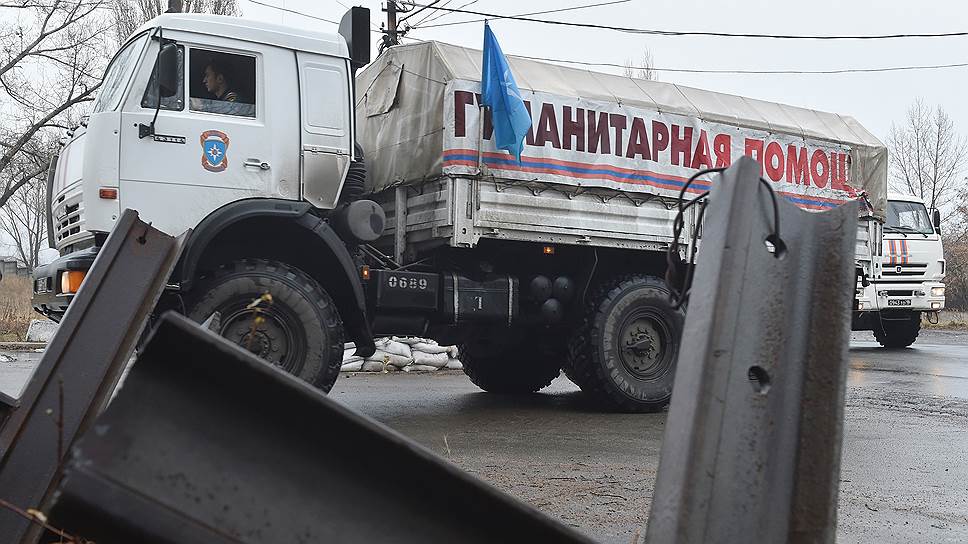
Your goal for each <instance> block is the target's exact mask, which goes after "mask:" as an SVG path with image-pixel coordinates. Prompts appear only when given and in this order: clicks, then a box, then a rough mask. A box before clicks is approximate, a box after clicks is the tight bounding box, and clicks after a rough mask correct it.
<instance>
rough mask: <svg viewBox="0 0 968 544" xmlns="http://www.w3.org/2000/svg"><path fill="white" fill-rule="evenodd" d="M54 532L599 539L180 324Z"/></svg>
mask: <svg viewBox="0 0 968 544" xmlns="http://www.w3.org/2000/svg"><path fill="white" fill-rule="evenodd" d="M388 460H392V462H390V461H388ZM401 465H402V466H406V470H400V469H399V467H400V466H401ZM349 467H363V468H361V469H350V468H349ZM443 507H446V509H445V510H442V508H443ZM50 520H51V523H52V524H54V525H56V526H58V527H61V528H63V529H65V530H67V531H68V532H69V533H71V534H76V535H83V536H84V538H87V539H91V540H94V541H96V542H98V544H102V543H104V544H110V543H120V542H152V543H172V544H174V543H178V544H194V543H198V544H203V543H204V544H215V543H229V542H232V543H239V542H245V543H266V542H292V543H296V542H307V543H308V542H367V543H389V542H420V543H432V542H447V543H452V542H465V543H475V542H481V543H484V542H487V543H493V542H556V543H571V542H575V543H578V542H589V540H588V539H587V538H585V537H584V536H582V535H580V534H579V533H577V532H575V531H574V530H572V529H570V528H569V527H566V526H564V525H561V524H560V523H558V522H556V521H555V520H553V519H551V518H549V517H547V516H546V515H544V514H542V513H541V512H539V511H538V510H536V509H534V508H531V507H529V506H527V505H525V504H524V503H521V502H519V501H517V500H515V499H513V498H511V497H510V496H508V495H505V494H504V493H501V492H500V491H497V490H496V489H494V488H492V487H490V486H489V485H487V484H485V483H483V482H481V481H480V480H478V479H476V478H474V477H473V476H470V475H468V474H466V473H464V472H463V471H461V470H460V469H458V468H457V467H455V466H453V465H451V464H449V463H447V462H445V461H443V460H442V459H440V458H439V457H438V456H436V455H435V454H433V453H432V452H430V451H428V450H426V449H424V448H423V447H421V446H419V445H417V444H416V443H415V442H413V441H411V440H409V439H407V438H405V437H403V436H401V435H399V434H397V433H396V432H394V431H392V430H390V429H388V428H387V427H384V426H383V425H381V424H379V423H376V422H374V421H373V420H371V419H369V418H366V417H364V416H361V415H359V414H356V413H355V412H353V411H351V410H349V409H347V408H345V407H343V406H342V405H340V404H339V403H337V402H335V401H333V400H330V399H329V398H327V397H326V396H325V395H323V394H321V393H320V392H319V391H317V390H315V389H314V388H313V387H312V386H310V385H308V384H306V383H304V382H302V381H300V380H299V379H297V378H295V377H293V376H290V375H289V374H286V373H285V372H283V371H282V370H280V369H277V368H275V367H272V366H271V365H268V364H266V363H265V362H264V361H262V360H261V359H258V358H257V357H255V356H254V355H252V354H251V353H248V352H246V351H244V350H243V349H241V348H240V347H238V346H236V345H234V344H232V343H230V342H228V341H226V340H224V339H222V338H220V337H218V336H216V335H215V334H213V333H211V332H210V331H207V330H205V329H203V328H201V327H199V326H198V325H196V324H195V323H193V322H191V321H189V320H187V319H186V318H184V317H182V316H180V315H177V314H174V313H171V312H169V313H168V314H166V315H165V316H163V318H162V320H161V322H160V323H159V325H158V327H157V328H156V329H155V331H154V332H153V334H152V336H151V338H150V339H149V341H148V344H147V346H146V348H145V349H144V350H143V351H142V353H140V354H139V356H138V360H137V362H136V363H135V364H134V366H133V367H132V368H131V370H130V372H129V374H128V376H127V377H126V378H125V383H124V387H122V388H121V390H120V391H119V392H118V395H117V396H116V397H115V399H114V401H113V402H112V403H111V405H110V406H109V407H108V409H107V411H106V412H105V413H104V414H103V416H102V417H101V418H100V419H99V420H98V422H97V425H96V427H95V428H94V429H93V430H91V431H89V432H88V433H87V434H86V435H85V436H84V437H82V438H81V440H80V441H79V442H78V445H77V447H76V448H75V451H74V455H73V459H72V461H71V463H70V465H69V467H68V468H67V470H66V473H65V477H64V481H63V484H62V486H61V489H60V492H59V494H58V498H57V501H56V504H55V505H54V508H53V510H52V511H51V515H50Z"/></svg>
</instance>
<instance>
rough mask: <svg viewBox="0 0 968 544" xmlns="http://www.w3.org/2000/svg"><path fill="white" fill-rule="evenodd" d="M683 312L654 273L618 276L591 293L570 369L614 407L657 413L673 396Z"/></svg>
mask: <svg viewBox="0 0 968 544" xmlns="http://www.w3.org/2000/svg"><path fill="white" fill-rule="evenodd" d="M683 322H684V314H683V312H682V311H681V310H677V309H675V308H674V307H673V306H672V304H671V303H670V302H669V290H668V288H667V287H666V285H665V282H664V281H662V280H660V279H658V278H655V277H652V276H631V277H625V278H617V279H613V280H611V281H606V282H603V283H602V284H600V285H599V286H598V287H597V288H595V289H594V291H593V292H591V293H589V297H588V306H587V308H586V310H585V315H584V318H583V320H582V323H581V324H580V325H579V326H578V329H577V330H576V332H575V335H574V336H573V337H572V339H571V342H570V344H569V347H568V362H567V364H566V367H565V374H566V375H567V376H568V377H569V378H570V379H571V380H572V381H574V382H575V384H576V385H578V386H579V387H580V388H581V389H582V391H584V392H585V393H588V394H590V395H591V396H592V397H594V398H595V399H596V400H598V401H599V402H600V403H602V404H603V405H604V406H606V407H607V408H609V409H613V410H617V411H622V412H656V411H659V410H662V409H663V408H665V406H666V405H668V404H669V399H670V398H671V397H672V383H673V379H674V378H675V370H676V359H677V358H678V356H679V343H680V339H681V337H682V328H683Z"/></svg>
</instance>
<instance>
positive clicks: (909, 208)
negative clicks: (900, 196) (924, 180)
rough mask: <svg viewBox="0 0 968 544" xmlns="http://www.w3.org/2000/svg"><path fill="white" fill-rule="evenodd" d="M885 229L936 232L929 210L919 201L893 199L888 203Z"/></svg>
mask: <svg viewBox="0 0 968 544" xmlns="http://www.w3.org/2000/svg"><path fill="white" fill-rule="evenodd" d="M884 230H888V231H890V230H894V231H901V232H916V233H919V234H934V225H932V224H931V218H930V217H929V216H928V210H926V209H925V207H924V204H921V203H919V202H904V201H901V200H892V201H890V202H888V204H887V222H886V223H885V225H884Z"/></svg>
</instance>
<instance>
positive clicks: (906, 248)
mask: <svg viewBox="0 0 968 544" xmlns="http://www.w3.org/2000/svg"><path fill="white" fill-rule="evenodd" d="M882 229H883V239H884V243H883V246H882V251H881V253H880V254H879V255H877V256H876V259H875V263H877V266H876V268H875V269H874V271H873V274H872V276H871V277H870V278H868V279H867V282H866V285H863V284H861V285H859V286H858V293H857V295H858V296H857V307H856V308H855V312H854V319H853V329H854V330H869V331H872V332H873V333H874V337H875V338H876V339H877V341H878V342H879V343H880V344H881V345H882V346H884V347H888V348H903V347H907V346H910V345H911V344H913V343H914V341H915V340H916V339H917V337H918V332H919V331H920V330H921V321H922V314H926V315H927V318H928V319H929V320H932V321H934V322H937V318H938V312H940V311H941V310H943V309H944V300H945V299H944V290H945V285H944V277H945V259H944V251H943V248H942V243H941V212H940V211H939V210H937V209H932V210H930V211H929V210H928V209H927V207H926V206H925V204H924V201H923V200H921V199H920V198H917V197H913V196H904V195H895V194H891V195H889V197H888V202H887V216H886V218H885V221H884V223H883V225H882Z"/></svg>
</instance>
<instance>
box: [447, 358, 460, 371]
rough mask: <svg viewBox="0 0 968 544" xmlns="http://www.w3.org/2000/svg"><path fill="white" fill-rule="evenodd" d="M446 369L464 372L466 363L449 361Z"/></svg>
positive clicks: (454, 360) (455, 360)
mask: <svg viewBox="0 0 968 544" xmlns="http://www.w3.org/2000/svg"><path fill="white" fill-rule="evenodd" d="M444 368H447V369H450V370H464V363H462V362H460V361H458V360H457V359H451V360H449V361H447V364H446V365H444Z"/></svg>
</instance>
